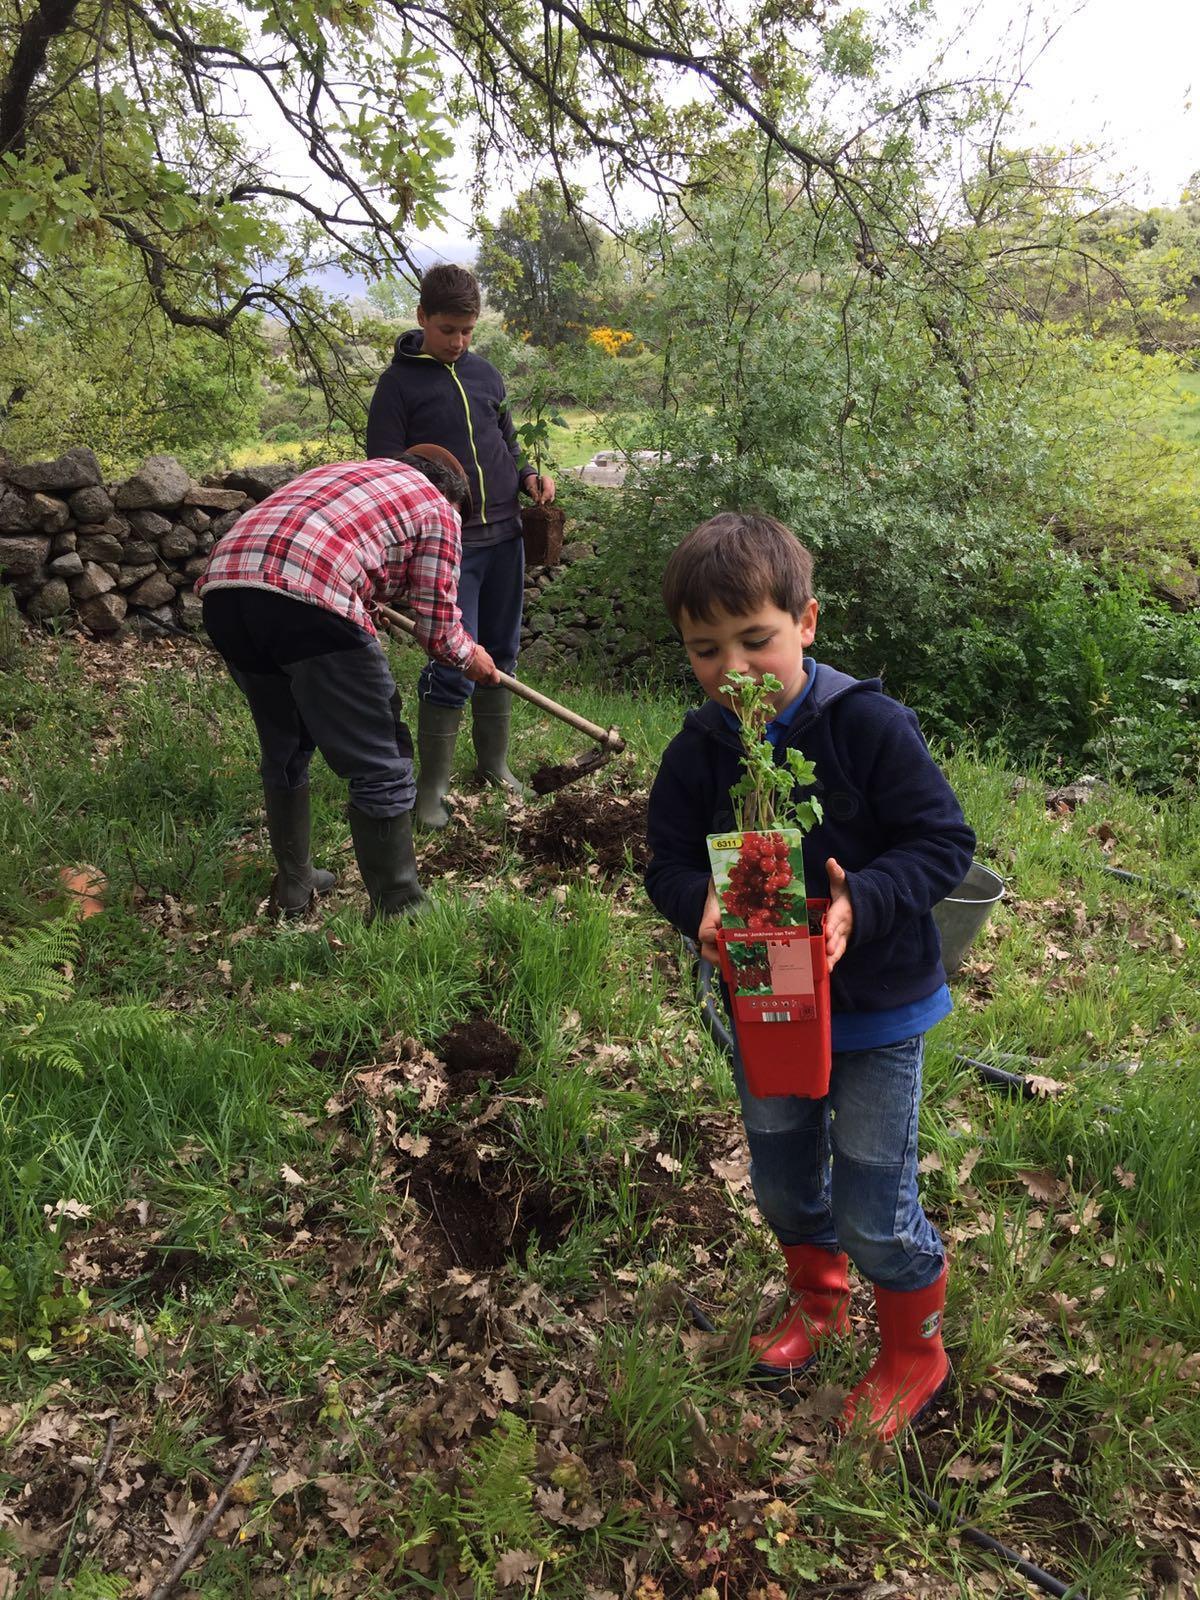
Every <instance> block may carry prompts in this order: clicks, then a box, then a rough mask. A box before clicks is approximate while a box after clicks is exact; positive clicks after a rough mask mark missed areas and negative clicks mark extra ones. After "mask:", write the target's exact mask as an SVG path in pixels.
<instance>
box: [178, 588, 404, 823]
mask: <svg viewBox="0 0 1200 1600" xmlns="http://www.w3.org/2000/svg"><path fill="white" fill-rule="evenodd" d="M203 605H204V626H205V629H206V630H207V632H208V636H209V638H210V639H211V640H212V642H213V644H214V645H216V647H217V649H218V650H219V651H220V653H221V655H222V656H223V657H224V658H225V663H226V665H227V666H228V668H229V672H230V676H231V677H232V678H233V680H234V682H235V683H236V684H237V686H238V688H239V689H240V690H241V691H242V693H243V694H244V695H245V697H246V700H247V702H248V703H249V706H250V714H251V716H252V717H253V718H254V726H255V728H256V729H257V731H258V742H259V745H260V746H261V750H262V761H261V763H260V771H261V772H262V780H263V784H264V785H265V787H266V788H268V789H300V788H303V786H304V785H305V784H306V783H307V782H308V764H309V761H310V759H311V757H312V753H313V751H314V750H319V751H320V752H321V754H322V755H323V756H324V757H325V760H326V761H327V762H328V763H329V765H330V766H331V767H332V768H333V770H334V772H336V773H337V775H338V776H339V777H340V778H344V779H345V780H346V782H347V783H348V784H349V787H350V803H351V804H352V805H354V806H356V807H357V808H358V809H359V811H361V812H363V813H364V814H365V815H366V816H369V817H394V816H398V815H399V814H400V813H401V812H403V811H411V809H412V804H413V799H414V797H415V795H416V781H415V778H414V776H413V746H412V738H411V736H410V734H409V731H408V728H407V726H406V725H405V723H404V721H403V719H402V717H401V715H400V695H399V693H398V691H397V689H396V685H395V682H394V681H393V678H392V674H391V670H390V668H389V667H388V663H387V657H386V656H385V655H384V653H383V650H382V649H381V648H380V646H379V644H378V642H377V641H376V640H375V639H373V638H372V637H371V635H370V634H369V633H367V632H366V631H365V630H364V629H362V628H360V627H358V626H357V625H356V624H355V623H353V622H350V621H349V620H348V618H346V617H340V616H338V615H337V614H336V613H335V612H332V611H327V610H326V609H325V608H324V607H323V606H316V605H310V604H308V603H307V602H306V601H302V600H294V599H292V598H291V596H289V595H285V594H276V593H273V592H271V591H270V590H266V589H250V588H232V589H214V590H212V591H211V592H209V593H208V594H205V595H204V597H203Z"/></svg>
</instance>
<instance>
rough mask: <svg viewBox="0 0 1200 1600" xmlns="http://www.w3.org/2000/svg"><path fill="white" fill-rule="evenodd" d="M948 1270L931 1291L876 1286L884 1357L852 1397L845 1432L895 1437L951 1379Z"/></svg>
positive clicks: (844, 1417)
mask: <svg viewBox="0 0 1200 1600" xmlns="http://www.w3.org/2000/svg"><path fill="white" fill-rule="evenodd" d="M945 1304H946V1268H945V1267H943V1268H942V1275H941V1277H940V1278H938V1279H937V1280H936V1282H934V1283H931V1284H930V1285H929V1287H928V1288H927V1289H917V1290H916V1291H915V1292H908V1293H904V1294H900V1293H897V1292H896V1290H894V1289H881V1288H880V1287H879V1285H878V1284H876V1286H875V1316H876V1319H877V1321H878V1323H879V1354H878V1355H877V1356H876V1357H875V1360H874V1362H873V1363H872V1365H871V1367H870V1369H869V1370H868V1372H867V1375H866V1377H865V1378H864V1379H863V1380H862V1382H861V1383H860V1384H859V1385H858V1386H857V1387H856V1388H854V1389H852V1390H851V1391H850V1394H849V1395H848V1396H847V1399H846V1404H845V1407H844V1408H843V1410H842V1424H841V1425H842V1431H843V1432H848V1431H849V1430H850V1428H851V1427H854V1426H855V1425H857V1426H859V1427H861V1426H862V1424H863V1422H864V1420H865V1422H866V1425H867V1427H868V1428H869V1429H870V1431H871V1432H872V1433H874V1434H875V1435H877V1437H878V1438H880V1439H883V1440H885V1441H886V1440H889V1439H894V1438H895V1437H896V1435H897V1433H899V1431H900V1429H901V1428H904V1427H907V1426H908V1425H909V1424H910V1423H915V1422H916V1421H917V1419H918V1418H919V1417H920V1416H921V1415H922V1413H923V1412H925V1411H927V1410H928V1409H929V1407H930V1406H931V1405H932V1404H933V1402H934V1401H935V1400H936V1399H937V1398H938V1397H939V1396H940V1395H941V1393H942V1391H943V1390H944V1389H945V1387H946V1385H947V1384H948V1383H949V1381H950V1361H949V1358H948V1357H947V1355H946V1352H945V1350H944V1349H943V1348H942V1311H943V1308H944V1307H945Z"/></svg>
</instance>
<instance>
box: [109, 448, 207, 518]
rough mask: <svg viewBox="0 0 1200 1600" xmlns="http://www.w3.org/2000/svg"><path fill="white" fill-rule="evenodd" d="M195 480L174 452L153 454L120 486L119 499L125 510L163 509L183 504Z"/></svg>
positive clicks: (117, 499) (122, 508)
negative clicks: (161, 454)
mask: <svg viewBox="0 0 1200 1600" xmlns="http://www.w3.org/2000/svg"><path fill="white" fill-rule="evenodd" d="M191 486H192V480H191V478H190V477H189V476H188V474H187V472H186V470H185V469H184V468H183V467H181V466H180V465H179V462H178V461H176V459H175V457H174V456H150V457H148V459H147V460H145V461H143V462H142V465H141V466H140V467H139V468H138V470H137V471H136V472H135V473H134V475H133V477H132V478H127V479H126V480H125V482H124V483H123V484H121V485H120V487H119V488H118V489H117V493H116V503H117V506H118V507H119V508H120V509H121V510H126V509H135V508H136V509H145V508H149V509H150V510H157V511H161V510H164V509H165V508H166V507H167V506H177V505H179V504H180V503H181V502H182V500H183V498H184V496H185V495H186V494H187V492H188V490H189V489H190V488H191Z"/></svg>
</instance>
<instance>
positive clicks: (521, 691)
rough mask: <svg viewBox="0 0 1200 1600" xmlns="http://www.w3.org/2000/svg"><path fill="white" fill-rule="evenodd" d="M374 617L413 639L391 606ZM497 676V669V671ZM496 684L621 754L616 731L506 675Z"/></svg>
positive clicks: (414, 631) (409, 624)
mask: <svg viewBox="0 0 1200 1600" xmlns="http://www.w3.org/2000/svg"><path fill="white" fill-rule="evenodd" d="M374 611H375V615H376V616H377V617H379V618H381V619H382V620H383V622H384V624H385V625H386V626H387V627H388V628H389V629H390V630H391V631H392V632H393V633H405V634H407V635H408V637H409V638H410V639H415V638H416V637H417V626H416V623H414V622H410V621H409V619H408V618H407V617H402V616H401V615H400V613H399V612H398V611H393V610H392V608H391V606H385V605H376V606H375V608H374ZM497 672H499V668H497ZM499 676H500V682H501V683H502V684H503V685H504V687H505V688H506V689H511V690H512V692H513V694H515V695H519V696H520V697H521V699H522V700H528V701H529V703H530V705H532V706H537V707H538V708H539V709H540V710H542V711H548V712H549V713H550V715H551V716H552V717H557V718H558V720H559V721H560V722H565V723H567V724H568V726H570V727H572V728H578V729H579V732H580V733H586V734H587V736H588V738H589V739H595V741H596V743H597V744H599V745H603V746H604V748H605V749H606V750H613V751H616V752H617V753H618V754H619V753H620V752H621V751H622V750H624V748H625V741H624V739H622V737H621V735H620V733H619V732H618V731H617V729H616V728H601V727H599V726H598V725H597V724H596V723H594V722H589V721H588V719H587V718H586V717H581V716H580V715H579V713H578V712H577V711H571V710H568V708H567V707H566V706H560V705H559V703H558V701H557V700H551V698H550V696H549V695H547V694H541V693H540V692H539V691H538V690H537V689H531V688H530V687H529V685H528V684H527V683H522V682H521V680H520V679H519V678H512V677H510V676H509V675H508V673H507V672H500V673H499Z"/></svg>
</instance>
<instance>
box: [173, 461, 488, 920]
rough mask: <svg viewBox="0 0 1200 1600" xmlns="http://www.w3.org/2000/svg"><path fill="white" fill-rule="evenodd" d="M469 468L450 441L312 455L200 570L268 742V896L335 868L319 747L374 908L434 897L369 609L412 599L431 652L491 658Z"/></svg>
mask: <svg viewBox="0 0 1200 1600" xmlns="http://www.w3.org/2000/svg"><path fill="white" fill-rule="evenodd" d="M468 498H469V494H468V489H467V482H466V478H465V476H464V474H463V472H462V469H461V467H460V466H459V464H458V462H457V461H456V460H455V458H454V457H453V456H452V455H450V453H449V451H446V450H441V449H439V448H438V447H437V446H426V445H419V446H416V447H415V448H414V449H413V450H411V451H409V452H406V453H405V454H404V455H403V456H401V457H399V458H398V459H396V460H378V461H359V462H340V463H338V464H336V465H334V466H327V467H314V468H313V469H312V471H311V472H305V473H302V474H301V475H300V477H298V478H295V479H293V480H292V482H291V483H288V484H285V485H284V486H283V488H282V489H277V490H276V491H275V493H274V494H271V495H268V496H267V498H266V499H265V500H263V501H262V502H261V503H260V504H259V505H258V506H256V507H255V508H254V510H253V511H248V512H247V513H246V514H245V516H243V517H241V518H239V520H238V521H237V523H236V524H235V525H234V527H233V528H231V529H230V531H229V532H228V533H227V534H226V535H225V537H224V538H223V539H221V540H220V541H219V542H218V543H217V544H216V545H215V546H214V547H213V551H212V555H211V556H210V557H209V562H208V566H207V568H206V569H205V572H204V574H203V576H202V577H201V578H199V579H198V581H197V583H196V590H197V593H200V594H201V595H202V596H203V601H204V626H205V628H206V629H207V630H208V636H209V638H210V639H211V640H212V642H213V643H214V644H215V645H216V647H217V649H218V650H219V651H220V652H221V654H222V656H223V657H224V658H225V663H226V665H227V666H228V668H229V671H230V674H231V675H232V677H233V679H234V682H235V683H236V684H237V685H238V687H239V688H240V689H241V691H242V693H243V694H244V695H245V696H246V699H247V701H248V702H249V705H250V712H251V715H252V716H253V718H254V725H255V728H256V729H257V730H258V741H259V745H260V746H261V749H262V762H261V769H260V770H261V772H262V781H263V796H264V799H265V802H266V812H267V830H268V833H269V835H270V839H271V849H272V852H273V853H274V856H275V864H276V867H277V869H278V870H277V873H276V877H275V883H274V886H273V888H272V892H271V905H272V909H273V910H275V911H278V912H281V913H282V914H283V915H284V916H299V915H301V914H302V913H303V912H305V911H307V910H308V909H309V907H310V906H311V903H312V899H313V896H314V895H317V894H323V893H325V892H326V891H327V890H329V889H331V888H332V887H333V883H334V878H333V874H332V873H329V872H319V871H317V870H315V869H314V867H313V864H312V857H311V854H310V851H309V841H310V823H309V798H308V765H309V760H310V758H311V756H312V753H313V751H314V749H316V750H320V752H321V754H322V755H323V756H324V757H325V759H326V761H327V762H328V763H329V765H330V766H331V767H332V768H333V770H334V771H335V772H336V773H337V774H338V775H339V777H342V778H345V779H346V780H347V782H348V784H349V787H350V805H349V818H350V832H351V835H352V837H353V839H354V853H355V855H356V857H357V858H358V865H359V869H360V871H361V872H362V877H363V882H364V883H365V884H366V887H367V892H368V894H369V895H370V899H371V911H372V915H378V916H385V917H387V916H398V915H400V914H401V913H403V912H405V911H408V910H411V909H412V907H414V906H415V905H417V904H418V903H419V902H420V901H421V900H423V899H424V898H425V896H424V894H423V893H422V890H421V885H420V882H419V881H418V878H417V863H416V857H415V855H414V853H413V842H412V806H413V799H414V797H415V795H416V782H415V779H414V775H413V746H412V739H411V737H410V735H409V731H408V728H407V727H406V726H405V724H404V722H403V720H402V718H401V715H400V696H399V693H398V692H397V689H396V685H395V682H394V681H393V679H392V674H391V671H390V669H389V667H388V663H387V657H386V656H385V654H384V652H383V650H382V648H381V646H380V644H379V641H378V638H377V635H376V632H375V626H374V624H373V622H372V621H371V614H370V612H371V606H372V605H373V603H374V602H375V601H390V600H393V599H403V600H404V601H405V602H406V604H407V606H408V608H409V609H410V610H411V611H412V613H413V616H414V620H415V622H416V626H417V637H418V638H419V639H420V641H421V643H422V644H423V645H424V647H425V649H426V650H427V651H428V653H429V655H430V656H432V657H433V658H434V659H435V660H438V661H443V662H446V663H447V664H448V665H450V666H453V667H457V668H458V670H459V671H460V672H463V673H464V674H465V675H466V676H467V677H468V678H469V679H470V680H471V681H472V682H473V683H481V684H495V683H496V682H497V672H496V667H495V663H494V662H493V661H492V658H491V656H490V655H489V654H488V652H487V651H486V650H485V649H484V648H483V646H482V645H479V644H476V643H475V641H474V640H473V639H471V638H470V637H469V636H468V634H467V633H466V631H465V629H464V628H463V625H462V617H461V615H460V613H459V609H458V601H457V589H458V572H459V563H460V560H461V543H460V521H459V512H458V510H457V509H455V508H456V507H461V506H462V505H464V504H466V503H467V502H468Z"/></svg>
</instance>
